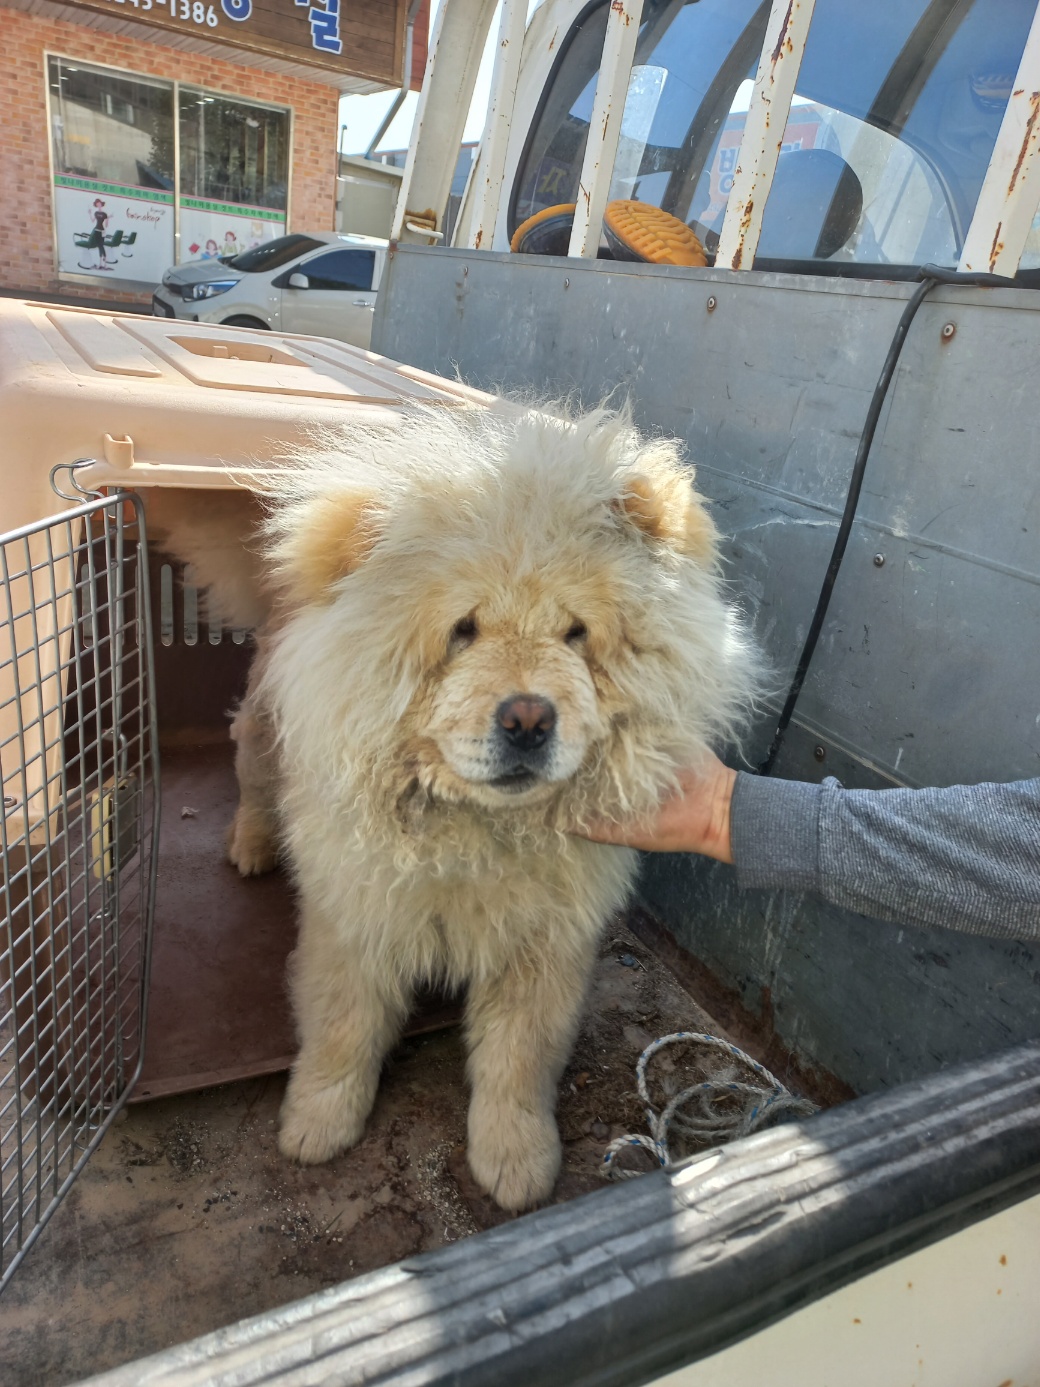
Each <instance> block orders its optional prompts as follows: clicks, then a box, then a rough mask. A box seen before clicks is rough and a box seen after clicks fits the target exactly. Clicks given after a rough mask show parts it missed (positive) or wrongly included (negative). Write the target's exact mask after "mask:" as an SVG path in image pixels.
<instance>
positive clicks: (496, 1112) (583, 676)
mask: <svg viewBox="0 0 1040 1387" xmlns="http://www.w3.org/2000/svg"><path fill="white" fill-rule="evenodd" d="M692 476H693V473H692V470H691V469H690V468H689V467H688V466H684V465H683V464H682V462H681V459H680V454H679V450H678V447H677V445H675V444H673V443H670V442H664V441H661V440H650V441H645V440H643V439H641V438H640V437H639V436H638V434H637V433H636V431H635V430H634V429H633V427H632V426H631V423H630V422H629V421H628V419H627V417H626V416H625V415H624V414H623V413H622V414H618V413H614V412H610V411H607V410H597V411H593V412H591V413H588V414H586V415H584V416H581V417H574V418H560V417H553V416H551V415H549V414H547V413H545V412H537V411H533V410H526V411H524V410H517V411H505V410H503V411H501V412H499V411H478V410H458V411H448V410H440V411H434V410H423V411H417V412H415V413H413V414H410V415H409V416H407V417H406V418H405V421H404V423H403V424H402V425H401V426H400V427H396V426H395V427H393V428H389V427H366V428H362V429H359V430H352V431H351V432H350V433H349V434H344V435H343V436H341V437H336V438H326V439H324V440H321V441H319V442H318V443H317V444H316V446H315V448H314V449H312V450H310V451H308V453H307V454H306V456H305V457H303V458H302V459H300V460H299V461H298V462H296V463H294V464H293V465H292V466H289V467H288V468H286V469H285V470H284V471H282V472H280V473H279V474H278V477H277V478H276V480H275V482H274V484H273V493H274V494H273V496H272V497H271V498H270V508H269V513H268V517H267V519H266V522H265V530H266V534H267V545H266V558H265V561H264V565H265V566H263V568H262V573H261V576H260V578H259V580H258V581H259V585H260V586H261V587H263V588H265V589H266V590H267V591H268V592H269V593H270V594H271V598H270V600H269V605H270V616H269V619H268V620H267V622H266V626H265V629H263V630H262V631H261V634H260V636H259V649H258V654H257V660H256V663H255V666H254V671H253V677H252V679H251V684H250V690H249V693H248V694H247V697H246V699H245V701H244V702H243V705H242V707H241V709H240V710H239V712H238V714H237V716H236V719H235V724H234V728H233V735H234V736H235V738H236V741H237V746H238V751H237V765H238V771H239V779H240V784H241V803H240V807H239V810H238V813H237V815H236V819H235V822H234V824H233V826H232V830H231V834H230V837H229V855H230V857H231V859H232V861H233V862H235V863H236V865H237V866H238V867H239V870H240V871H242V872H243V873H251V872H254V871H259V870H264V869H266V868H267V867H269V866H271V865H273V862H274V859H275V854H276V851H277V844H278V835H279V833H281V835H282V840H283V841H284V844H285V847H286V849H287V852H288V857H289V860H290V861H291V864H292V868H293V871H294V873H295V876H296V879H297V882H298V886H299V891H300V900H301V925H300V937H299V944H298V947H297V950H296V955H295V960H294V965H293V967H292V978H291V986H292V996H293V1002H294V1008H295V1014H296V1020H297V1026H298V1031H299V1039H300V1051H299V1057H298V1059H297V1061H296V1063H295V1065H294V1067H293V1071H292V1075H291V1078H290V1081H289V1086H288V1090H287V1093H286V1098H285V1104H284V1108H283V1111H282V1118H281V1131H280V1145H281V1149H282V1151H283V1153H284V1154H285V1155H286V1156H288V1157H290V1158H292V1159H294V1160H298V1161H302V1162H319V1161H326V1160H328V1159H329V1158H330V1157H332V1156H334V1155H336V1153H337V1152H341V1151H344V1150H346V1149H347V1148H348V1147H350V1146H352V1145H353V1144H354V1143H355V1142H356V1141H358V1139H359V1138H360V1136H361V1134H362V1132H363V1130H364V1126H365V1121H366V1119H367V1117H368V1114H369V1111H370V1109H371V1107H372V1104H373V1102H374V1099H375V1095H376V1088H377V1084H378V1081H379V1074H380V1068H381V1065H382V1062H383V1059H384V1056H385V1055H386V1053H387V1051H388V1049H389V1048H390V1047H391V1046H392V1045H393V1044H394V1042H395V1040H396V1038H397V1036H398V1034H399V1032H400V1029H401V1027H402V1024H403V1022H404V1020H405V1018H406V1015H407V1013H408V1009H409V1004H410V1001H411V998H412V994H413V990H414V989H415V988H416V986H417V985H418V984H420V983H423V982H427V981H434V982H443V983H447V984H449V985H459V984H463V983H464V984H466V985H467V988H468V993H467V1004H466V1042H467V1045H468V1049H469V1078H470V1083H471V1085H472V1097H471V1103H470V1109H469V1124H468V1125H469V1162H470V1166H471V1169H472V1171H473V1174H474V1176H475V1178H476V1180H477V1182H478V1183H479V1185H480V1186H481V1188H482V1189H484V1190H485V1191H487V1193H489V1194H490V1195H492V1196H493V1198H494V1199H495V1200H496V1201H497V1202H498V1203H499V1204H500V1205H502V1206H503V1207H504V1208H507V1209H522V1208H525V1207H528V1206H530V1205H532V1204H535V1203H537V1202H539V1201H541V1200H544V1199H545V1198H547V1197H548V1196H549V1194H550V1193H551V1191H552V1188H553V1184H554V1182H555V1180H556V1176H557V1173H558V1170H559V1165H560V1143H559V1137H558V1135H557V1131H556V1124H555V1120H554V1107H555V1097H556V1085H557V1082H558V1080H559V1077H560V1074H561V1072H562V1069H563V1067H564V1064H565V1063H566V1060H567V1057H568V1053H569V1050H570V1047H571V1044H572V1041H573V1039H574V1035H575V1032H576V1029H577V1025H578V1021H579V1018H580V1014H581V1010H582V1004H583V1000H584V995H585V989H586V983H587V980H588V977H589V973H590V969H591V967H592V963H593V960H594V958H595V954H596V946H597V940H598V937H599V935H600V932H601V930H602V928H603V926H604V923H605V922H606V921H607V920H608V919H609V918H610V916H611V915H612V913H613V912H615V911H616V910H618V909H619V907H621V906H622V905H623V904H624V903H625V900H626V898H627V896H628V894H629V891H630V888H631V886H632V881H633V877H634V873H635V868H636V858H635V854H634V853H633V852H630V851H628V850H625V849H620V848H614V847H605V846H601V845H598V844H595V843H592V842H588V841H586V840H584V839H582V838H579V837H574V836H570V835H569V834H568V833H567V831H566V830H567V828H568V827H571V826H574V825H576V824H578V825H580V824H581V823H582V822H583V821H588V820H589V819H591V818H593V817H595V818H613V819H622V818H638V817H639V816H641V815H643V814H646V813H648V812H649V811H650V809H651V808H652V807H653V806H654V805H655V804H656V802H657V800H658V798H659V797H660V795H661V794H662V792H663V791H664V790H665V789H666V788H667V787H668V786H669V785H670V784H671V783H672V782H673V777H674V773H675V771H676V769H677V768H679V767H681V766H684V765H688V764H690V763H691V762H695V761H696V758H697V756H698V754H699V753H700V752H702V751H703V749H704V748H705V747H706V746H707V745H708V744H709V743H710V742H712V741H714V740H716V739H717V738H719V737H720V736H724V735H726V734H727V733H728V732H729V731H730V730H731V729H732V726H733V724H734V720H735V718H736V716H737V715H738V713H739V711H740V708H741V705H742V704H743V703H744V702H745V700H746V697H747V695H748V692H749V690H750V687H751V684H752V682H753V677H754V670H753V664H754V662H753V656H752V654H751V652H750V649H749V645H748V643H747V641H746V640H745V638H744V636H743V634H742V632H741V630H740V627H739V625H738V623H737V621H736V619H735V617H734V614H733V613H732V612H731V611H730V609H729V608H728V606H727V604H726V602H725V600H724V598H723V596H722V594H721V591H720V584H719V578H718V570H717V561H716V538H715V531H714V528H713V525H712V523H711V520H710V519H709V517H708V515H707V513H706V511H705V508H704V506H703V504H702V502H701V500H700V498H699V497H698V496H697V494H696V493H695V492H694V490H693V488H692V485H691V481H692ZM222 523H223V522H222V521H220V520H219V519H211V522H210V524H211V532H209V533H201V532H200V531H198V530H196V531H195V534H194V540H193V543H192V544H191V545H189V547H190V548H193V549H194V551H195V552H194V553H192V554H189V557H192V558H193V559H194V560H195V561H196V562H197V563H198V564H199V566H200V567H201V569H202V572H203V576H204V577H210V578H212V579H213V580H214V581H215V582H216V583H217V586H218V587H219V586H220V585H221V583H223V585H224V587H225V589H227V588H228V586H229V582H228V575H229V573H230V572H231V570H233V569H234V563H233V560H232V558H231V557H229V555H230V554H231V550H232V548H233V546H230V547H229V546H225V548H224V549H223V550H222V548H221V544H220V543H219V542H217V536H216V535H215V530H217V529H219V528H220V525H221V524H222ZM171 547H174V548H177V547H178V546H177V545H176V544H174V545H172V546H171ZM180 547H181V548H182V549H183V548H184V545H183V544H182V545H181V546H180ZM207 554H208V555H209V567H208V568H207V566H206V565H207ZM221 554H223V555H224V558H223V559H221V558H220V555H221ZM214 556H217V558H216V560H214ZM251 562H252V561H251ZM222 565H223V567H222ZM250 572H251V573H252V574H253V577H252V578H249V577H248V575H247V578H248V581H247V579H243V578H242V577H241V574H239V575H238V577H237V578H236V579H235V581H238V582H239V583H240V586H241V585H242V584H244V585H245V586H246V587H248V586H249V581H254V580H255V578H256V575H255V572H253V570H250ZM230 586H231V587H233V586H234V583H231V584H230ZM240 598H241V593H239V599H240ZM224 600H225V601H231V600H232V599H231V598H227V597H226V598H225V599H224ZM279 825H280V828H279Z"/></svg>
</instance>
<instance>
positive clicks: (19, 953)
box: [0, 495, 158, 1289]
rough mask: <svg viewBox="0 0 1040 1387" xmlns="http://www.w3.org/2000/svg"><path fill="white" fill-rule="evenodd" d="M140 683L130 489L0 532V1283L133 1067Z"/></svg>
mask: <svg viewBox="0 0 1040 1387" xmlns="http://www.w3.org/2000/svg"><path fill="white" fill-rule="evenodd" d="M153 683H154V678H153V669H152V647H151V628H150V605H149V593H148V563H147V550H146V547H145V542H144V525H143V512H142V508H141V503H140V500H139V498H137V497H132V496H127V495H119V496H115V497H108V498H99V499H97V500H94V501H91V502H89V503H88V504H85V505H81V506H78V507H76V508H75V509H72V510H69V511H66V512H64V513H62V514H61V515H59V516H57V517H55V518H53V519H50V520H48V521H45V522H41V523H39V524H35V525H31V526H26V527H25V528H23V529H20V530H17V531H13V532H11V533H9V534H7V535H2V536H0V782H2V790H3V810H2V813H0V864H2V867H3V878H2V885H0V922H2V931H3V932H2V934H0V1289H2V1288H3V1286H5V1285H6V1284H7V1282H8V1280H9V1279H10V1277H11V1275H12V1273H13V1272H14V1270H15V1268H16V1267H17V1265H18V1263H19V1262H20V1261H21V1259H22V1257H23V1256H24V1255H25V1253H26V1252H27V1251H28V1249H29V1247H30V1246H31V1245H32V1243H33V1242H34V1241H35V1239H36V1237H37V1236H38V1234H39V1232H40V1230H41V1229H42V1227H43V1226H44V1224H45V1223H46V1221H47V1219H48V1218H49V1217H50V1215H51V1214H52V1213H53V1211H54V1209H55V1208H56V1207H57V1205H58V1203H59V1202H60V1200H61V1198H62V1196H63V1195H64V1194H65V1192H66V1191H67V1190H68V1188H69V1186H70V1185H71V1183H72V1181H73V1180H74V1179H75V1177H76V1175H77V1174H78V1173H79V1171H80V1170H81V1169H82V1167H83V1165H84V1164H85V1162H86V1161H87V1159H88V1158H89V1156H90V1154H91V1153H92V1152H93V1150H94V1149H95V1148H96V1146H97V1145H98V1143H99V1142H100V1141H101V1138H102V1137H103V1136H104V1133H105V1131H106V1130H107V1128H108V1126H109V1125H110V1124H111V1122H112V1120H113V1118H114V1117H115V1115H116V1113H117V1112H118V1110H119V1109H120V1107H121V1106H122V1105H123V1103H124V1102H125V1101H126V1098H127V1096H128V1094H129V1092H130V1090H131V1088H132V1087H133V1085H134V1083H135V1081H136V1079H137V1076H138V1074H139V1072H140V1067H141V1062H142V1058H143V1038H144V1024H145V1006H146V986H147V978H148V961H149V954H150V945H151V921H152V912H153V904H154V894H155V862H156V844H157V835H158V760H157V734H156V727H155V717H154V708H153V695H152V690H153Z"/></svg>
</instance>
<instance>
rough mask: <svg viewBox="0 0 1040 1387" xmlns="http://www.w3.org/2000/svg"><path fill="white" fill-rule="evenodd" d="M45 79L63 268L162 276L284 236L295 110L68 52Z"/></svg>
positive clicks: (144, 278) (140, 279)
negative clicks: (184, 264)
mask: <svg viewBox="0 0 1040 1387" xmlns="http://www.w3.org/2000/svg"><path fill="white" fill-rule="evenodd" d="M47 78H48V85H49V88H50V92H49V94H50V120H51V141H52V149H53V166H54V222H55V240H56V251H57V262H58V270H59V273H61V274H63V275H77V276H90V277H96V278H98V279H101V278H103V277H105V278H110V279H112V280H130V281H133V282H136V283H144V284H157V283H158V282H159V280H160V279H161V278H162V275H163V272H164V271H165V270H167V269H168V268H169V267H170V265H172V264H173V263H174V260H175V259H176V260H193V259H197V258H199V257H203V258H205V257H213V256H217V255H236V254H238V253H239V252H240V251H244V250H248V249H250V248H251V247H253V246H258V245H261V244H263V243H265V242H266V241H270V240H273V239H274V238H275V237H277V236H282V235H284V234H285V231H286V221H287V208H288V187H289V139H290V124H289V112H288V111H287V110H283V109H277V108H272V107H267V106H259V105H254V104H252V103H249V102H244V101H237V100H233V99H231V98H229V97H225V96H219V95H216V94H215V93H211V92H206V91H202V90H199V89H197V88H194V87H182V86H180V84H179V83H175V82H162V81H158V80H156V79H154V78H147V77H139V76H137V75H136V74H132V73H126V72H119V71H116V70H114V69H112V68H100V67H92V66H90V65H89V64H85V63H79V62H75V61H74V60H72V59H69V58H59V57H50V58H48V66H47ZM175 108H176V110H177V112H178V119H179V122H180V129H179V135H180V149H179V164H180V167H179V169H178V167H177V163H178V150H177V147H176V146H177V141H176V139H175V137H174V135H175V131H174V110H175ZM177 231H179V233H180V240H179V245H180V250H179V254H178V252H177V250H176V245H177V241H176V237H175V232H177Z"/></svg>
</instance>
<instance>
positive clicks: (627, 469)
mask: <svg viewBox="0 0 1040 1387" xmlns="http://www.w3.org/2000/svg"><path fill="white" fill-rule="evenodd" d="M692 476H693V473H692V469H691V468H690V467H689V466H688V465H687V464H684V463H683V461H682V457H681V452H680V448H679V445H677V444H676V443H674V442H671V441H665V440H661V439H649V440H647V439H644V438H641V437H640V435H639V434H638V433H637V431H636V430H635V428H634V427H633V425H632V422H631V418H630V416H629V414H628V412H627V411H626V410H620V411H618V410H611V409H607V408H599V409H595V410H592V411H589V412H586V413H583V414H577V413H572V412H570V411H568V410H566V409H563V408H561V407H560V406H553V407H549V408H547V407H545V406H543V407H541V408H539V409H531V408H526V407H525V408H513V407H510V406H503V407H501V408H499V409H495V410H470V409H457V410H456V409H445V408H442V407H436V408H435V407H428V408H426V407H422V408H414V409H411V410H409V411H408V412H407V413H406V414H405V415H404V417H403V419H401V420H400V421H399V422H395V423H393V424H367V425H363V426H361V427H358V426H357V425H352V426H351V427H350V429H349V431H345V432H344V433H342V434H339V433H330V432H323V433H321V434H316V435H314V436H313V437H312V438H311V439H310V441H309V442H308V443H307V444H306V446H305V447H303V448H301V449H300V450H299V451H298V452H297V453H295V454H294V455H293V456H292V457H291V458H288V459H286V460H285V461H284V462H283V464H282V465H280V466H279V467H278V468H276V469H275V470H274V471H273V472H272V471H265V473H264V474H263V477H262V478H258V480H257V486H258V489H259V490H260V491H262V492H263V493H264V494H265V496H266V506H267V517H266V520H265V523H264V533H265V543H266V550H267V559H268V562H269V564H270V568H271V572H272V573H273V574H274V581H275V584H276V587H277V596H276V597H275V611H276V614H277V615H276V619H275V622H274V625H275V634H274V636H273V638H272V639H273V641H274V642H275V643H276V645H277V647H278V648H277V651H276V658H273V659H271V660H270V661H269V662H268V663H267V670H266V673H265V675H264V681H263V685H262V689H263V694H264V697H265V700H266V701H267V702H268V703H269V705H270V707H271V708H272V709H273V710H274V714H275V722H276V727H277V730H278V733H279V737H280V741H281V744H282V750H283V755H284V757H285V762H284V765H285V771H286V785H287V794H288V795H289V796H290V797H293V796H295V797H297V798H299V797H300V796H313V795H316V796H318V797H320V799H321V801H322V807H323V813H325V814H327V815H328V816H329V818H330V819H336V818H337V817H338V818H339V821H340V822H341V823H342V825H343V828H344V831H345V832H346V831H350V826H351V825H353V829H354V831H355V832H356V833H357V834H358V835H359V836H363V837H364V839H365V841H366V842H368V843H369V844H370V845H371V844H372V842H373V838H382V839H384V840H386V839H388V838H392V839H393V841H392V842H389V841H387V842H386V843H385V846H386V848H387V849H389V850H390V852H391V853H392V855H393V856H394V859H395V861H397V862H398V863H399V866H400V869H401V870H402V871H404V870H408V869H410V868H412V867H414V866H415V865H416V864H417V862H420V861H421V862H423V863H425V864H426V865H427V866H428V867H432V868H433V869H434V870H437V869H438V864H439V863H447V862H448V861H451V862H453V863H456V864H459V863H466V862H469V863H471V864H472V865H473V866H474V867H475V868H479V869H480V870H485V871H491V872H494V871H495V859H496V854H497V853H500V852H501V851H502V849H503V848H507V847H508V846H510V845H512V846H513V847H514V848H520V847H523V848H524V849H525V850H527V851H532V850H533V851H542V850H547V849H551V848H552V846H553V843H554V840H555V845H556V846H557V847H559V846H562V837H563V832H564V829H565V828H566V827H567V826H573V825H580V824H582V823H585V822H588V821H589V820H590V819H593V818H608V819H615V820H620V819H635V818H639V817H641V816H644V815H646V814H648V813H649V812H650V811H651V809H652V808H653V807H654V806H655V805H656V804H657V802H658V800H659V798H660V796H661V794H662V792H663V791H664V790H666V789H667V788H668V787H669V785H670V784H672V783H673V782H674V776H675V772H676V770H677V769H679V768H681V767H682V766H684V765H689V764H693V763H695V762H696V760H697V758H698V756H699V755H701V754H702V753H703V751H704V749H705V747H707V746H708V745H710V744H712V743H718V742H720V741H723V740H726V739H730V738H732V737H733V736H734V734H735V733H736V731H737V729H738V726H739V725H740V723H741V721H742V718H743V716H744V714H745V712H746V708H747V700H748V696H749V693H751V691H752V690H753V688H754V685H755V659H754V655H753V653H752V650H751V647H750V644H749V642H748V641H747V639H746V636H745V634H744V632H743V630H742V628H741V625H740V622H739V619H738V618H737V617H736V616H735V614H734V613H733V611H732V610H731V609H730V607H729V606H728V604H727V603H726V601H725V600H724V599H723V597H722V595H721V590H720V578H719V571H718V561H717V557H716V549H715V532H714V528H713V526H712V524H711V521H710V519H709V518H708V516H707V513H706V511H705V510H704V508H703V505H702V504H701V502H700V500H699V498H698V497H697V496H696V494H695V493H694V492H693V489H692V486H691V481H692ZM502 555H508V556H509V569H508V572H509V579H510V581H511V582H514V583H524V582H530V583H538V582H541V583H548V584H552V583H555V584H559V585H560V586H561V587H562V588H566V586H567V584H568V583H571V582H578V583H584V584H585V590H586V591H588V590H589V589H588V580H589V575H590V574H592V575H598V579H599V582H598V587H596V590H597V591H598V592H599V594H600V601H601V604H602V608H603V610H602V612H600V613H596V612H593V613H592V615H591V616H590V618H589V625H590V628H591V627H593V626H594V624H595V622H596V621H597V619H599V617H602V620H603V623H604V628H606V627H608V626H609V627H610V628H611V630H612V631H613V633H614V634H613V636H612V637H611V640H612V642H613V644H612V647H611V654H610V662H609V664H608V665H606V667H605V668H604V669H602V670H601V671H599V672H598V674H597V676H596V677H597V678H601V679H603V680H605V681H609V683H610V686H611V690H612V694H613V696H614V701H615V703H617V704H619V705H620V706H621V708H622V711H621V712H620V713H619V714H618V716H616V717H615V718H614V719H613V722H612V733H611V736H610V738H609V740H608V741H607V742H606V743H604V744H603V745H600V746H598V747H596V748H594V750H593V753H592V754H591V755H590V757H589V758H588V760H587V762H586V764H584V765H583V766H582V768H581V770H580V771H579V772H578V774H577V775H576V776H575V777H574V778H572V779H571V780H569V781H567V782H565V783H563V784H561V785H560V787H559V790H558V793H557V794H556V795H555V797H554V798H553V800H552V801H551V803H549V804H548V806H547V805H546V804H545V803H544V802H543V803H540V804H538V805H534V806H532V807H529V808H525V807H523V806H522V805H521V806H516V807H514V806H512V805H509V804H503V806H502V808H501V809H500V810H494V809H488V808H487V807H479V806H474V805H472V804H469V803H467V802H466V801H465V799H464V798H463V799H462V801H461V802H458V803H456V804H455V805H453V806H452V807H451V809H450V811H449V810H448V808H447V806H446V805H445V804H444V803H443V801H442V800H439V799H438V798H437V797H436V795H434V794H431V793H430V785H429V779H428V777H427V776H426V775H425V774H424V763H423V756H422V749H421V747H418V746H417V745H416V742H415V736H414V728H413V727H412V725H411V722H412V716H413V713H414V711H415V709H416V707H417V705H418V704H419V703H421V700H422V697H423V690H424V686H425V685H426V684H427V682H428V681H429V680H431V679H432V678H436V675H437V671H438V669H440V668H442V667H443V663H444V661H445V660H446V658H447V648H448V640H449V635H450V632H451V628H452V626H453V624H454V623H455V622H456V621H457V620H458V619H459V618H461V617H464V616H465V614H466V609H465V601H466V598H465V593H466V592H468V591H470V590H473V589H475V588H479V586H480V583H481V581H482V571H481V570H482V569H485V568H487V567H488V566H489V565H491V564H492V563H493V562H494V561H496V560H497V558H498V557H499V556H502ZM594 586H596V585H594ZM460 603H462V605H461V606H460ZM298 807H299V808H302V805H300V806H298ZM305 817H306V815H301V814H300V813H289V814H288V815H287V816H286V818H287V822H288V823H290V824H292V823H295V822H299V821H301V818H305Z"/></svg>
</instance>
